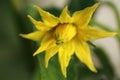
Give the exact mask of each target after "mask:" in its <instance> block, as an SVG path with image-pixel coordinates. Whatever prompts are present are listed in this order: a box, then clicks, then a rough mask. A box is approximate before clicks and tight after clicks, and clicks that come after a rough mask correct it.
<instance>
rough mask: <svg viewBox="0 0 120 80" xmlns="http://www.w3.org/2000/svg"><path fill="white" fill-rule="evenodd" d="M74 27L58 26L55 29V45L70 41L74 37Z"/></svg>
mask: <svg viewBox="0 0 120 80" xmlns="http://www.w3.org/2000/svg"><path fill="white" fill-rule="evenodd" d="M76 33H77V31H76V27H75V25H73V24H60V25H58V26H57V27H56V29H55V37H56V44H57V45H59V44H61V43H64V42H68V41H70V40H71V39H72V38H73V37H74V36H75V35H76Z"/></svg>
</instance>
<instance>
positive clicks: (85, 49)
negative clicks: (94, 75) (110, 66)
mask: <svg viewBox="0 0 120 80" xmlns="http://www.w3.org/2000/svg"><path fill="white" fill-rule="evenodd" d="M74 43H75V54H76V56H77V57H78V59H79V60H80V61H81V62H82V63H84V64H85V65H86V66H87V67H88V68H89V69H90V70H91V71H93V72H96V69H95V67H94V65H93V62H92V59H91V55H90V50H89V46H88V45H87V44H86V42H84V41H82V40H78V39H76V40H75V41H74Z"/></svg>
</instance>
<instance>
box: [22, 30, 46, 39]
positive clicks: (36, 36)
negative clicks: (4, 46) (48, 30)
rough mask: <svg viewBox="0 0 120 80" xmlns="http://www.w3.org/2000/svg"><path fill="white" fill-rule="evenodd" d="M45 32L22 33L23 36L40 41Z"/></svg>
mask: <svg viewBox="0 0 120 80" xmlns="http://www.w3.org/2000/svg"><path fill="white" fill-rule="evenodd" d="M44 34H45V32H40V31H35V32H32V33H29V34H20V36H22V37H23V38H27V39H30V40H33V41H40V40H41V38H42V37H43V35H44Z"/></svg>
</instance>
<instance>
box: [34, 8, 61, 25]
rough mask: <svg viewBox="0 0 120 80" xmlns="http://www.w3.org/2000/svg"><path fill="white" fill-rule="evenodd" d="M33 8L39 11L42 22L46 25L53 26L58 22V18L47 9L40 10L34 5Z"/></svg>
mask: <svg viewBox="0 0 120 80" xmlns="http://www.w3.org/2000/svg"><path fill="white" fill-rule="evenodd" d="M35 8H36V9H37V10H38V11H39V13H40V15H41V17H42V19H43V21H44V23H45V24H46V25H48V26H51V27H55V26H56V25H57V24H58V23H59V19H58V18H57V17H55V16H54V15H52V14H50V13H49V12H47V11H44V10H42V9H41V8H40V7H38V6H35Z"/></svg>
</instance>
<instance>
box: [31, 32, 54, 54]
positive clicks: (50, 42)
mask: <svg viewBox="0 0 120 80" xmlns="http://www.w3.org/2000/svg"><path fill="white" fill-rule="evenodd" d="M55 43H56V40H55V39H54V38H53V37H52V36H51V34H50V33H48V34H46V35H45V36H44V37H43V39H42V41H41V45H40V47H39V48H38V49H37V51H36V52H35V53H34V54H33V56H35V55H37V54H39V53H41V52H43V51H45V50H48V49H50V48H52V47H54V46H56V44H55Z"/></svg>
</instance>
